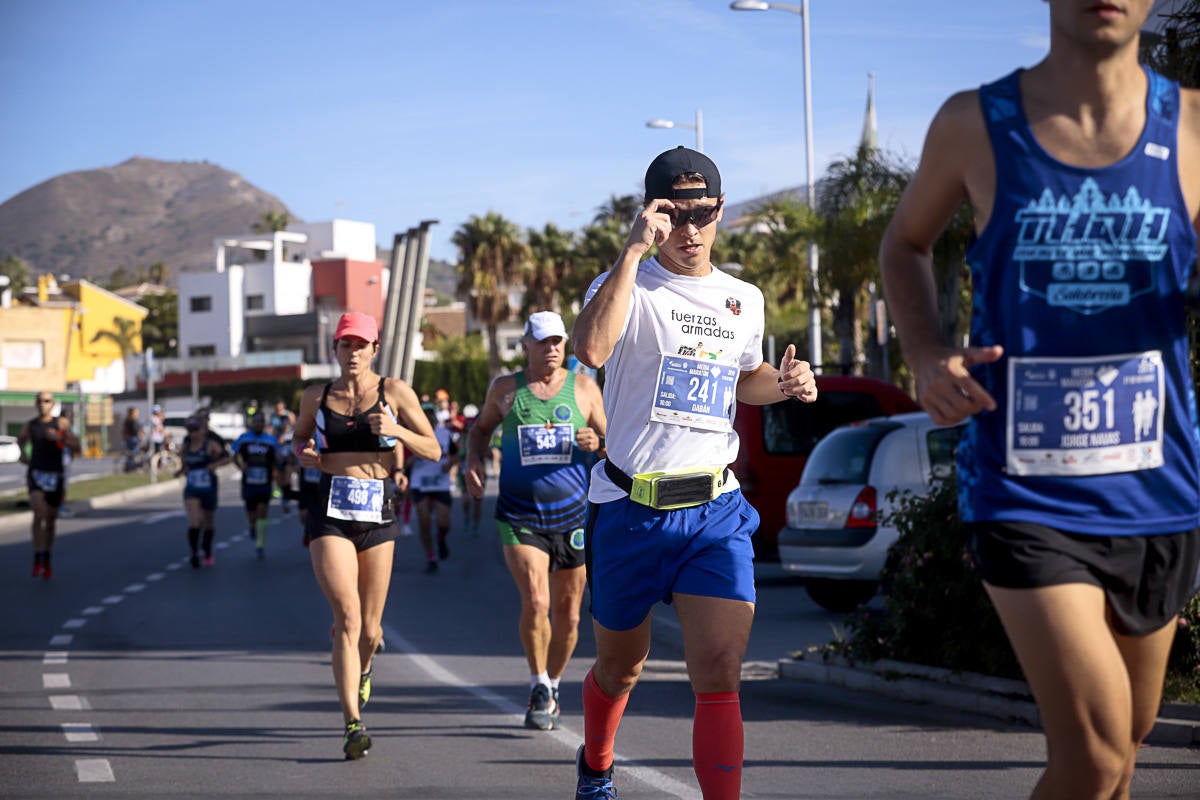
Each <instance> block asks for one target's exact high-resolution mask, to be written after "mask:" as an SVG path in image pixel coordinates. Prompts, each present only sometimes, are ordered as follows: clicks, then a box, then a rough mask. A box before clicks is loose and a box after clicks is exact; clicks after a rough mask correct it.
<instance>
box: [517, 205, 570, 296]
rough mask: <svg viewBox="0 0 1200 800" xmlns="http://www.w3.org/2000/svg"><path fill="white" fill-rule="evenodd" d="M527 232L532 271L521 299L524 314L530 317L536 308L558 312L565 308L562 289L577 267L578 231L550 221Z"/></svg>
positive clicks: (530, 269) (527, 278)
mask: <svg viewBox="0 0 1200 800" xmlns="http://www.w3.org/2000/svg"><path fill="white" fill-rule="evenodd" d="M526 235H527V238H528V241H529V274H528V276H527V277H526V280H525V296H524V298H523V299H522V300H521V316H523V317H527V316H529V315H530V314H532V313H533V312H534V311H547V310H548V311H558V310H560V308H561V307H562V303H561V302H560V296H559V288H560V287H562V286H563V285H564V283H565V282H566V281H567V279H568V278H569V277H570V276H571V273H572V272H573V271H574V267H575V234H573V233H571V232H570V231H564V230H561V229H559V228H558V227H557V226H556V225H555V224H554V223H552V222H548V223H546V227H544V228H542V230H540V231H539V230H536V229H534V228H530V229H529V230H528V231H527V232H526Z"/></svg>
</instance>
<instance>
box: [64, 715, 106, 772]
mask: <svg viewBox="0 0 1200 800" xmlns="http://www.w3.org/2000/svg"><path fill="white" fill-rule="evenodd" d="M62 729H63V736H65V737H67V741H68V742H98V741H100V735H99V734H98V733H96V732H95V731H94V730H92V724H91V723H90V722H64V723H63V724H62ZM106 763H107V762H106Z"/></svg>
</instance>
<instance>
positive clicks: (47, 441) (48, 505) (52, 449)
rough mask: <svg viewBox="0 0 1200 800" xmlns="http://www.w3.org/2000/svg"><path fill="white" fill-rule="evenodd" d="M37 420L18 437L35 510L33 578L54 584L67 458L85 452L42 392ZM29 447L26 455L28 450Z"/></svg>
mask: <svg viewBox="0 0 1200 800" xmlns="http://www.w3.org/2000/svg"><path fill="white" fill-rule="evenodd" d="M34 405H35V406H36V407H37V412H38V413H37V416H36V417H34V418H33V419H31V420H30V421H29V422H27V423H25V427H23V428H22V429H21V432H20V433H19V434H17V447H18V448H20V450H21V456H20V460H21V463H22V464H27V465H28V467H29V468H28V470H27V471H26V473H25V485H26V488H27V489H28V490H29V505H30V506H31V507H32V508H33V531H32V534H33V573H32V574H33V577H35V578H37V577H41V578H42V579H43V580H50V577H51V575H52V574H53V567H52V566H51V563H50V554H51V551H52V550H53V549H54V534H55V529H56V526H57V524H58V510H59V507H60V506H62V503H63V498H64V497H65V495H66V469H65V465H64V463H63V458H64V456H65V455H67V454H68V453H74V454H76V455H78V454H79V453H80V452H81V449H82V448H80V446H79V439H78V437H76V436H75V432H74V431H72V430H71V423H70V421H69V420H68V419H67V418H66V417H62V416H57V415H55V414H54V396H53V395H51V394H50V393H49V392H38V395H37V397H36V398H35V400H34ZM26 445H29V452H28V453H26V451H25V446H26Z"/></svg>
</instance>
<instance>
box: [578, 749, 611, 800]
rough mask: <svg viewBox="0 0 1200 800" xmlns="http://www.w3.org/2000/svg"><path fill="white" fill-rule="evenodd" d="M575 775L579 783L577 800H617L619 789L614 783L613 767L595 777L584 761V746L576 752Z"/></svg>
mask: <svg viewBox="0 0 1200 800" xmlns="http://www.w3.org/2000/svg"><path fill="white" fill-rule="evenodd" d="M575 773H576V774H577V775H578V776H579V783H578V785H577V786H576V787H575V800H617V787H615V786H613V782H612V767H609V768H608V769H606V770H605V771H604V774H603V775H595V774H593V772H592V769H591V768H590V767H588V765H587V762H585V761H584V760H583V745H579V749H578V750H577V751H575Z"/></svg>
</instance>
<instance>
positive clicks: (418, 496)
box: [412, 489, 453, 506]
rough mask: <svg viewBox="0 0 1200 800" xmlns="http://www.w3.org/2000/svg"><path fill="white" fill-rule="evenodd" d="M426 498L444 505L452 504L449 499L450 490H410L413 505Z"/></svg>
mask: <svg viewBox="0 0 1200 800" xmlns="http://www.w3.org/2000/svg"><path fill="white" fill-rule="evenodd" d="M427 498H428V499H429V500H432V501H433V502H435V503H441V504H442V505H444V506H451V505H453V503H452V501H451V500H450V492H449V491H441V492H422V491H421V490H420V489H413V490H412V501H413V505H414V506H415V505H416V504H417V503H419V502H421V501H422V500H425V499H427Z"/></svg>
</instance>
